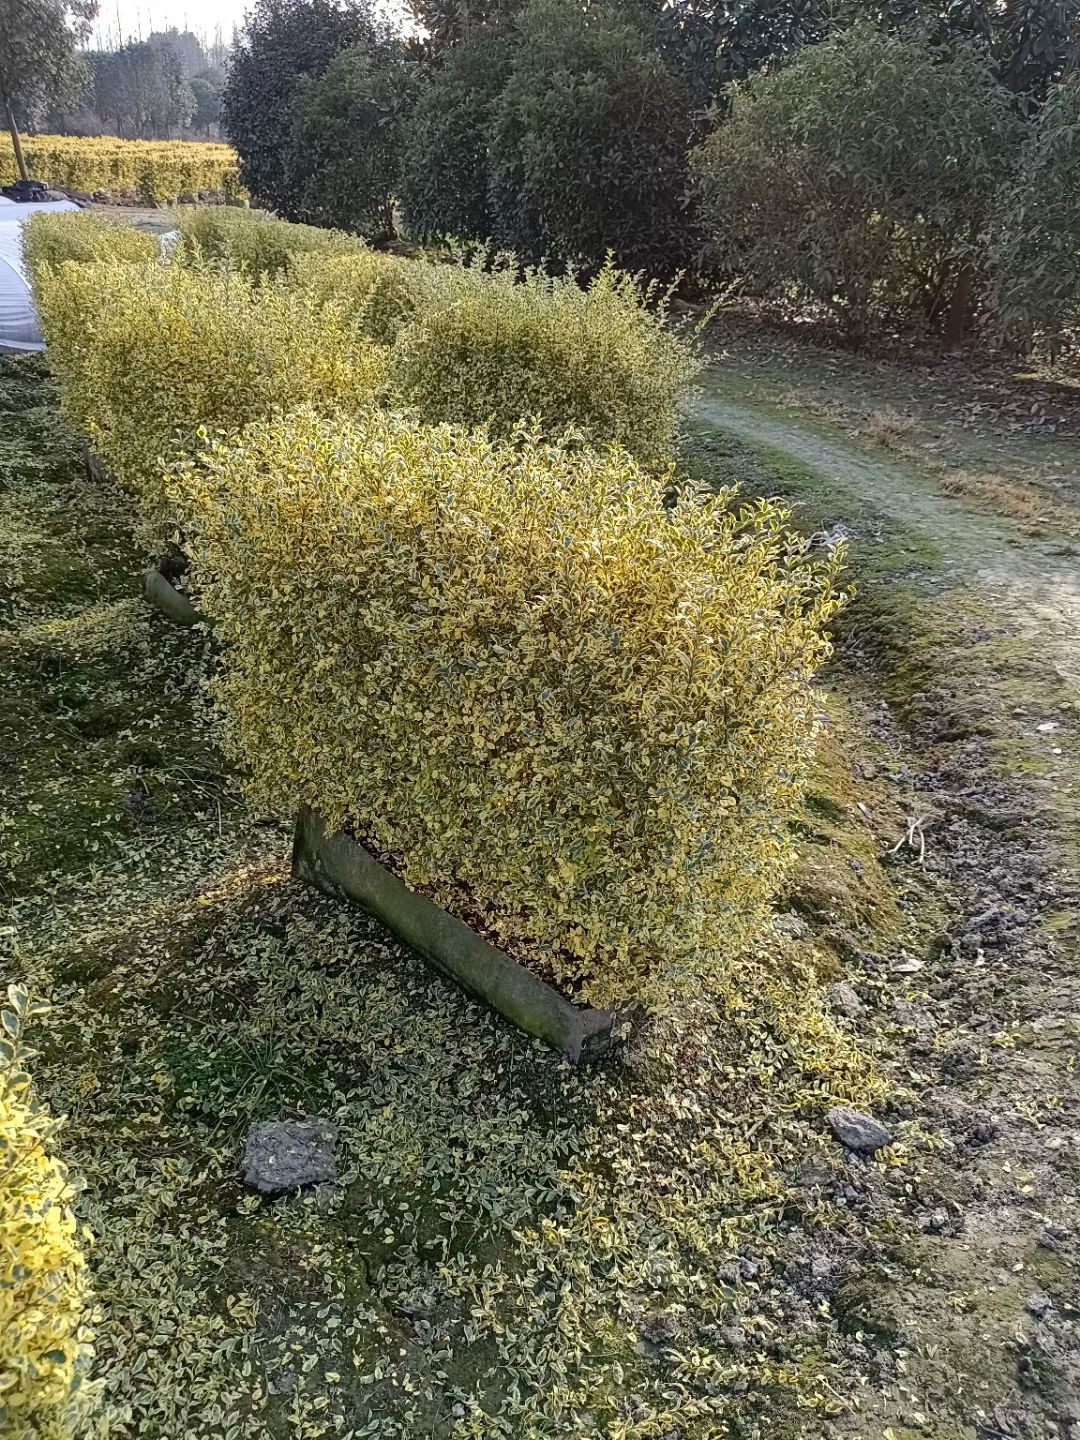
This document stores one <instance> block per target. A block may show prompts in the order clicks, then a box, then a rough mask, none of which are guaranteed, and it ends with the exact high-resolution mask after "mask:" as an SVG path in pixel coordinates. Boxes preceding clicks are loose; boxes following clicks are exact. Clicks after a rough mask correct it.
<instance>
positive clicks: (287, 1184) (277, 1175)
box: [244, 1120, 337, 1195]
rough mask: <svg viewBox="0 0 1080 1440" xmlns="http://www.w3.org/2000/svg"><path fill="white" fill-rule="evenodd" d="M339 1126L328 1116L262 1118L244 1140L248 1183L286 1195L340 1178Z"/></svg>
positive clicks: (261, 1190) (263, 1192)
mask: <svg viewBox="0 0 1080 1440" xmlns="http://www.w3.org/2000/svg"><path fill="white" fill-rule="evenodd" d="M336 1142H337V1126H336V1125H334V1124H332V1123H331V1122H330V1121H328V1120H261V1121H259V1122H258V1123H257V1124H255V1125H252V1127H251V1129H250V1130H249V1131H248V1133H247V1140H246V1142H245V1144H244V1184H245V1185H250V1186H252V1188H253V1189H255V1190H258V1192H259V1194H260V1195H283V1194H285V1193H286V1192H287V1191H289V1190H299V1189H301V1188H302V1187H303V1186H305V1185H322V1184H327V1183H333V1182H334V1181H335V1180H336V1179H337V1160H336V1158H335V1156H334V1146H335V1144H336Z"/></svg>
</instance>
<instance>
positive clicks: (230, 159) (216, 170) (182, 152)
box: [0, 132, 244, 205]
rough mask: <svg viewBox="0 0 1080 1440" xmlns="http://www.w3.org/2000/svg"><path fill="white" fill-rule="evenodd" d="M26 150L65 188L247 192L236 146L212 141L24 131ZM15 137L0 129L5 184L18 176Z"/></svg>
mask: <svg viewBox="0 0 1080 1440" xmlns="http://www.w3.org/2000/svg"><path fill="white" fill-rule="evenodd" d="M22 147H23V154H24V156H25V157H26V164H27V168H28V169H29V171H30V173H31V174H32V175H33V176H34V177H35V179H37V180H44V181H45V183H46V184H47V185H54V186H57V187H58V188H60V189H64V190H75V191H85V192H88V193H93V192H95V191H98V190H105V191H108V192H109V193H110V194H114V195H120V196H123V197H130V198H132V199H138V200H141V201H143V202H144V203H145V204H148V205H153V204H161V203H163V202H166V201H171V200H176V199H177V198H178V197H179V196H180V195H184V194H189V193H190V194H195V193H197V192H198V191H200V190H213V191H218V192H220V193H221V194H222V195H223V196H225V197H226V198H227V199H237V198H240V197H242V196H243V194H244V190H243V188H242V186H241V185H240V180H239V177H238V174H237V158H236V151H235V150H234V149H233V148H232V146H231V145H221V144H218V143H216V142H214V141H210V140H206V141H203V140H120V139H117V138H116V137H115V136H113V135H91V136H87V135H25V136H23V137H22ZM17 175H18V168H17V166H16V164H15V151H14V149H13V148H12V144H11V137H10V136H9V135H8V134H7V133H6V132H5V133H3V134H0V185H7V184H9V183H10V182H11V181H12V180H14V179H16V178H17Z"/></svg>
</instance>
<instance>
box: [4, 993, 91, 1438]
mask: <svg viewBox="0 0 1080 1440" xmlns="http://www.w3.org/2000/svg"><path fill="white" fill-rule="evenodd" d="M41 1009H42V1007H41V1006H35V1005H34V1004H32V1003H31V1002H30V1001H29V1000H28V999H27V996H26V994H25V992H24V991H22V990H20V989H19V988H18V987H17V986H14V985H12V986H10V987H9V988H8V992H7V1004H6V1006H5V1007H4V1009H3V1012H2V1021H3V1027H2V1030H0V1433H2V1434H3V1435H5V1436H7V1437H9V1440H66V1437H67V1436H69V1435H71V1434H72V1433H73V1431H74V1426H75V1422H76V1419H77V1417H78V1415H79V1413H80V1411H81V1408H82V1407H81V1403H80V1399H81V1395H82V1392H83V1388H84V1380H85V1373H86V1370H87V1368H88V1365H89V1362H90V1358H91V1340H92V1335H91V1334H90V1331H89V1329H88V1328H87V1325H86V1323H85V1315H86V1307H87V1298H88V1286H87V1277H86V1262H85V1259H84V1257H83V1248H84V1246H85V1244H86V1242H87V1241H88V1239H89V1237H88V1235H87V1234H86V1232H85V1231H84V1230H83V1228H82V1227H81V1226H80V1225H79V1224H78V1222H77V1220H76V1219H75V1216H74V1214H73V1213H72V1209H71V1202H72V1199H73V1195H74V1191H73V1188H72V1185H71V1183H70V1181H69V1179H68V1175H67V1172H66V1170H65V1168H64V1166H63V1165H62V1164H61V1162H60V1161H59V1160H57V1159H56V1157H55V1155H54V1154H53V1153H52V1152H53V1148H54V1141H55V1136H56V1131H57V1129H58V1124H57V1121H56V1120H55V1119H53V1118H52V1117H51V1116H50V1115H49V1113H48V1112H47V1111H46V1110H45V1109H44V1108H43V1107H42V1106H41V1105H40V1104H39V1103H38V1102H37V1101H36V1100H35V1098H34V1096H33V1092H32V1090H31V1086H30V1077H29V1074H28V1073H27V1070H26V1062H27V1061H28V1059H29V1058H30V1054H31V1052H30V1051H29V1050H28V1049H27V1048H26V1045H25V1042H24V1040H23V1030H24V1026H25V1023H26V1021H27V1020H28V1019H30V1018H32V1017H33V1016H34V1015H35V1014H38V1013H40V1012H41Z"/></svg>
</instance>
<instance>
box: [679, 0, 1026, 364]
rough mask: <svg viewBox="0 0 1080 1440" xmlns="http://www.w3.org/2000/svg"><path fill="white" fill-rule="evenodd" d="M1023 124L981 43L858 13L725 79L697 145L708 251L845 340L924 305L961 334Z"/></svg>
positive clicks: (951, 334) (955, 336) (954, 335)
mask: <svg viewBox="0 0 1080 1440" xmlns="http://www.w3.org/2000/svg"><path fill="white" fill-rule="evenodd" d="M1022 130H1023V122H1022V120H1021V119H1020V118H1019V116H1018V114H1017V111H1016V107H1015V106H1014V105H1013V103H1012V99H1011V97H1010V95H1009V93H1008V91H1007V90H1005V88H1004V87H1003V86H1002V85H1001V84H1000V82H999V80H998V79H997V77H996V76H995V74H994V70H993V67H992V66H991V64H990V61H989V59H988V57H987V55H986V53H985V50H981V49H977V48H976V47H974V46H971V45H961V46H958V47H956V49H955V51H953V52H952V53H944V54H943V53H942V51H941V50H940V48H938V47H937V46H936V45H934V44H931V43H930V42H929V41H927V40H925V39H923V38H920V37H919V36H918V35H909V36H906V37H900V36H896V35H890V34H888V33H887V32H885V31H883V30H881V29H879V28H877V27H876V26H874V25H871V24H869V23H865V22H864V23H863V24H860V25H857V26H855V27H853V28H852V29H851V30H849V31H847V32H845V33H843V34H841V35H835V36H832V37H831V38H830V39H829V40H827V41H825V42H823V43H822V44H820V45H813V46H807V47H806V48H805V49H804V50H802V51H801V52H800V54H799V55H798V56H797V57H796V58H795V59H794V60H792V61H791V62H790V63H789V64H787V65H783V66H780V67H778V68H777V69H776V70H771V71H768V70H767V71H763V72H759V73H758V74H756V75H753V76H751V77H750V78H749V79H748V80H746V81H744V82H743V83H742V84H740V85H737V86H735V87H734V91H733V94H732V103H731V109H730V113H729V114H728V115H727V116H726V117H724V118H723V119H721V121H720V123H719V124H718V125H717V127H716V129H715V130H714V131H713V133H712V134H711V135H710V136H708V137H707V139H706V140H705V141H704V142H703V143H702V144H701V145H700V146H699V147H698V148H697V150H696V151H695V155H694V169H695V172H696V176H697V180H698V187H699V193H700V202H701V210H702V215H703V218H704V221H705V223H706V227H707V229H708V232H709V236H710V240H711V243H712V246H713V250H714V255H715V258H716V260H717V261H718V263H719V264H720V265H721V266H722V267H723V268H725V269H727V270H729V271H731V272H733V273H736V274H738V273H741V274H742V275H743V276H745V277H746V278H747V279H748V280H749V281H750V283H751V284H752V285H753V286H754V287H755V289H756V290H757V293H759V294H763V295H767V296H770V297H776V296H782V295H786V294H791V293H792V291H793V290H795V291H796V292H798V293H801V295H802V296H803V297H804V298H808V299H811V300H813V301H816V302H817V303H819V304H821V305H823V306H827V307H830V308H831V309H832V311H833V312H834V314H835V315H836V316H837V318H838V319H839V320H840V322H841V323H842V324H843V325H844V326H845V328H846V329H847V331H848V332H849V334H850V335H851V336H852V337H853V338H855V339H859V338H862V337H863V336H864V335H865V333H866V331H867V329H868V327H869V325H870V323H871V321H872V320H873V319H875V318H882V317H887V316H888V315H890V314H905V313H910V312H911V311H912V310H917V309H918V308H920V307H921V308H922V309H923V310H924V311H925V312H926V314H927V316H928V318H929V319H930V320H931V321H933V322H937V323H939V324H941V325H942V326H943V328H944V329H945V330H946V334H947V337H948V339H950V340H951V341H954V342H958V341H960V340H961V339H962V338H963V332H964V327H965V325H966V322H967V320H968V318H969V316H970V312H971V309H972V302H973V299H974V292H975V289H976V285H977V283H978V281H979V280H980V279H981V277H982V272H983V270H984V266H985V259H986V255H985V234H986V230H987V227H988V224H989V223H990V220H991V217H992V213H993V209H994V205H995V201H996V199H997V197H998V195H999V192H1000V189H1001V186H1002V184H1003V183H1005V182H1006V181H1007V180H1008V178H1009V176H1010V174H1011V171H1012V168H1013V165H1014V164H1015V159H1016V154H1017V149H1018V145H1019V141H1020V138H1021V134H1022Z"/></svg>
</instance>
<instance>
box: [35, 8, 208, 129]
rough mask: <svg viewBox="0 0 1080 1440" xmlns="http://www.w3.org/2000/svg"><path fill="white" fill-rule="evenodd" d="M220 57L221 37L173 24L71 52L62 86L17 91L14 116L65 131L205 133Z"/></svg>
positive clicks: (37, 125) (39, 127) (43, 127)
mask: <svg viewBox="0 0 1080 1440" xmlns="http://www.w3.org/2000/svg"><path fill="white" fill-rule="evenodd" d="M14 3H24V0H14ZM28 3H30V4H33V5H35V6H38V7H40V6H41V5H42V4H48V3H49V0H28ZM226 56H227V50H226V47H225V46H224V44H223V43H222V42H220V41H218V42H217V43H216V44H212V45H210V46H204V44H203V42H202V41H201V40H200V39H199V38H198V37H197V36H196V35H194V34H193V33H192V32H191V31H189V30H177V29H169V30H162V31H155V32H153V33H151V34H150V35H149V36H148V37H147V38H146V39H145V40H132V41H129V42H127V43H126V44H121V45H119V46H117V47H116V48H115V49H111V50H78V51H74V52H73V53H72V55H71V63H70V65H69V66H68V69H67V73H66V75H65V77H64V83H63V85H62V86H54V87H44V88H42V87H38V88H37V90H36V93H28V94H26V95H24V96H19V97H17V99H16V104H15V112H16V118H17V120H18V121H19V124H20V126H21V128H22V129H24V130H36V131H48V132H51V133H58V134H65V135H119V136H121V137H123V138H126V139H143V140H164V139H170V138H173V137H183V136H200V137H206V138H210V137H213V136H216V135H217V134H218V133H219V131H220V124H219V122H220V117H221V92H222V88H223V86H224V83H225V60H226Z"/></svg>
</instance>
